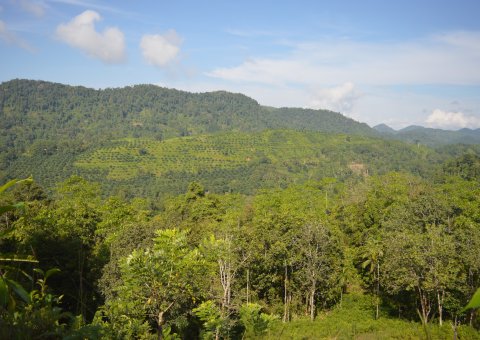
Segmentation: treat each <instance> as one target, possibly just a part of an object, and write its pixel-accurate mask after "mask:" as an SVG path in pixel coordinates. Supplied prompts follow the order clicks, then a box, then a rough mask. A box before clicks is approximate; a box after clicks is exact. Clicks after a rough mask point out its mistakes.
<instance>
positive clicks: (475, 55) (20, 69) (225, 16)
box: [0, 0, 480, 130]
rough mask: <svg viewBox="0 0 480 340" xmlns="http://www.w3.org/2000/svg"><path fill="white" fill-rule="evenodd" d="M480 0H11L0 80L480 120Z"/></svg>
mask: <svg viewBox="0 0 480 340" xmlns="http://www.w3.org/2000/svg"><path fill="white" fill-rule="evenodd" d="M479 13H480V1H478V0H469V1H467V0H456V1H454V0H451V1H444V0H435V1H433V0H432V1H430V0H416V1H410V0H403V1H385V0H381V1H380V0H377V1H369V0H362V1H358V0H352V1H346V0H344V1H342V0H337V1H332V0H329V1H323V0H317V1H307V0H296V1H293V0H292V1H286V0H284V1H282V0H276V1H266V0H256V1H250V0H242V1H238V0H237V1H234V0H231V1H228V0H224V1H214V0H211V1H209V0H203V1H201V0H196V1H193V0H192V1H184V0H175V1H171V0H169V1H164V0H157V1H149V0H140V1H133V0H123V1H93V0H0V58H1V59H0V60H1V62H0V82H4V81H8V80H11V79H16V78H20V79H36V80H46V81H53V82H59V83H63V84H69V85H82V86H86V87H92V88H107V87H123V86H130V85H135V84H156V85H159V86H163V87H168V88H176V89H180V90H186V91H191V92H207V91H216V90H226V91H231V92H238V93H243V94H245V95H247V96H250V97H252V98H254V99H255V100H257V101H258V102H259V103H260V104H262V105H268V106H274V107H284V106H289V107H304V108H314V109H328V110H333V111H337V112H341V113H342V114H344V115H345V116H348V117H351V118H353V119H355V120H358V121H361V122H365V123H367V124H369V125H370V126H374V125H376V124H380V123H385V124H387V125H389V126H391V127H393V128H396V129H399V128H403V127H406V126H408V125H422V126H426V127H433V128H442V129H453V130H456V129H461V128H471V129H477V128H480V20H478V14H479Z"/></svg>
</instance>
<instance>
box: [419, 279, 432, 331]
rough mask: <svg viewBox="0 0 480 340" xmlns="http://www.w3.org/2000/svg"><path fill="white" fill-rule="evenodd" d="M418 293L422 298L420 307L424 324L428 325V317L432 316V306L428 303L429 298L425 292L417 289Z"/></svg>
mask: <svg viewBox="0 0 480 340" xmlns="http://www.w3.org/2000/svg"><path fill="white" fill-rule="evenodd" d="M417 289H418V293H419V296H420V306H421V308H422V319H423V320H422V322H423V323H424V324H427V323H428V317H429V315H430V310H431V306H430V303H429V302H428V297H427V296H426V294H425V292H423V291H422V289H421V288H419V287H417Z"/></svg>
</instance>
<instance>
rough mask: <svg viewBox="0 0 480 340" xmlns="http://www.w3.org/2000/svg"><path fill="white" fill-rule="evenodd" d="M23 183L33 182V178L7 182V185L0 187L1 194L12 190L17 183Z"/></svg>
mask: <svg viewBox="0 0 480 340" xmlns="http://www.w3.org/2000/svg"><path fill="white" fill-rule="evenodd" d="M22 182H33V179H32V177H28V178H25V179H12V180H11V181H9V182H7V183H6V184H4V185H2V186H1V187H0V194H1V193H2V192H4V191H5V190H7V189H8V188H10V187H11V186H13V185H15V184H17V183H22Z"/></svg>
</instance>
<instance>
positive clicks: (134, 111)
mask: <svg viewBox="0 0 480 340" xmlns="http://www.w3.org/2000/svg"><path fill="white" fill-rule="evenodd" d="M376 128H377V129H372V128H370V127H369V126H368V125H367V124H364V123H359V122H357V121H355V120H352V119H350V118H347V117H345V116H343V115H341V114H339V113H336V112H332V111H327V110H311V109H300V108H272V107H266V106H261V105H259V104H258V103H257V102H256V101H255V100H253V99H251V98H249V97H247V96H245V95H242V94H236V93H229V92H225V91H217V92H209V93H189V92H184V91H178V90H174V89H167V88H162V87H158V86H154V85H136V86H129V87H124V88H115V89H104V90H95V89H89V88H85V87H81V86H69V85H63V84H57V83H51V82H45V81H33V80H12V81H8V82H5V83H2V84H0V181H1V182H5V181H6V180H7V179H10V178H23V177H27V176H29V175H33V176H34V178H35V179H36V180H37V182H38V183H39V184H41V185H43V186H45V187H46V188H47V189H51V188H52V187H53V186H54V185H55V184H56V183H58V182H59V181H62V180H64V179H66V178H68V177H69V176H71V175H73V174H77V175H81V176H83V177H85V178H88V179H91V180H95V181H98V182H100V183H102V185H103V187H104V192H105V194H112V193H115V192H117V193H118V192H124V193H126V194H128V195H143V196H149V197H151V198H158V197H160V196H165V195H168V194H175V193H180V192H184V191H185V189H186V187H187V185H188V183H189V182H191V181H192V180H198V181H201V182H203V183H204V184H205V185H206V187H207V188H209V189H210V190H214V191H217V192H225V191H234V192H244V193H250V192H253V191H254V190H256V189H258V188H262V187H273V186H286V185H288V184H289V183H294V182H297V181H300V182H301V181H306V180H309V179H320V178H322V177H335V178H337V179H345V178H347V177H349V176H356V175H358V176H363V175H366V174H373V173H384V172H387V171H397V170H405V171H408V172H413V173H416V174H419V175H424V174H426V173H431V171H432V169H433V167H434V166H435V165H437V164H439V163H440V162H441V161H443V160H444V157H443V156H442V155H441V154H439V153H437V152H436V151H434V150H430V149H428V148H424V147H420V146H419V145H418V140H420V141H432V142H436V143H440V142H442V140H443V139H442V138H443V137H442V136H444V132H441V130H438V131H437V130H433V132H432V131H430V130H432V129H424V128H417V127H416V128H411V129H407V130H405V129H404V130H402V131H400V132H398V133H396V134H385V133H380V132H378V130H379V129H380V130H383V131H389V128H388V127H386V126H383V127H382V126H380V127H378V126H377V127H376ZM459 133H461V134H462V136H464V135H465V136H466V135H469V136H470V138H471V139H472V141H474V140H475V138H476V137H475V136H476V133H478V131H463V132H455V133H454V132H452V136H451V138H450V139H449V141H452V140H454V137H455V136H458V134H459ZM387 135H388V136H390V137H388V138H395V139H402V140H406V141H409V142H412V143H415V145H414V146H413V145H408V144H405V143H402V142H398V141H391V140H386V138H387V137H386V136H387ZM418 136H420V137H418ZM380 137H381V138H380ZM434 137H435V138H434ZM462 138H463V137H462ZM461 140H464V138H463V139H461ZM421 143H422V142H421ZM423 144H427V145H428V144H429V143H426V142H425V143H423Z"/></svg>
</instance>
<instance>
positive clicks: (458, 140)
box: [392, 125, 480, 146]
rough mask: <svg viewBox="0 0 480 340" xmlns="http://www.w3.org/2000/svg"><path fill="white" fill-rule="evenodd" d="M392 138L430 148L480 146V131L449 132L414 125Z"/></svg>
mask: <svg viewBox="0 0 480 340" xmlns="http://www.w3.org/2000/svg"><path fill="white" fill-rule="evenodd" d="M392 138H395V139H398V140H402V141H405V142H409V143H415V144H417V143H420V144H424V145H429V146H442V145H448V144H480V129H476V130H471V129H461V130H457V131H449V130H441V129H432V128H425V127H422V126H415V125H412V126H408V127H406V128H404V129H401V130H399V131H397V132H396V133H395V134H394V136H393V137H392Z"/></svg>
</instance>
